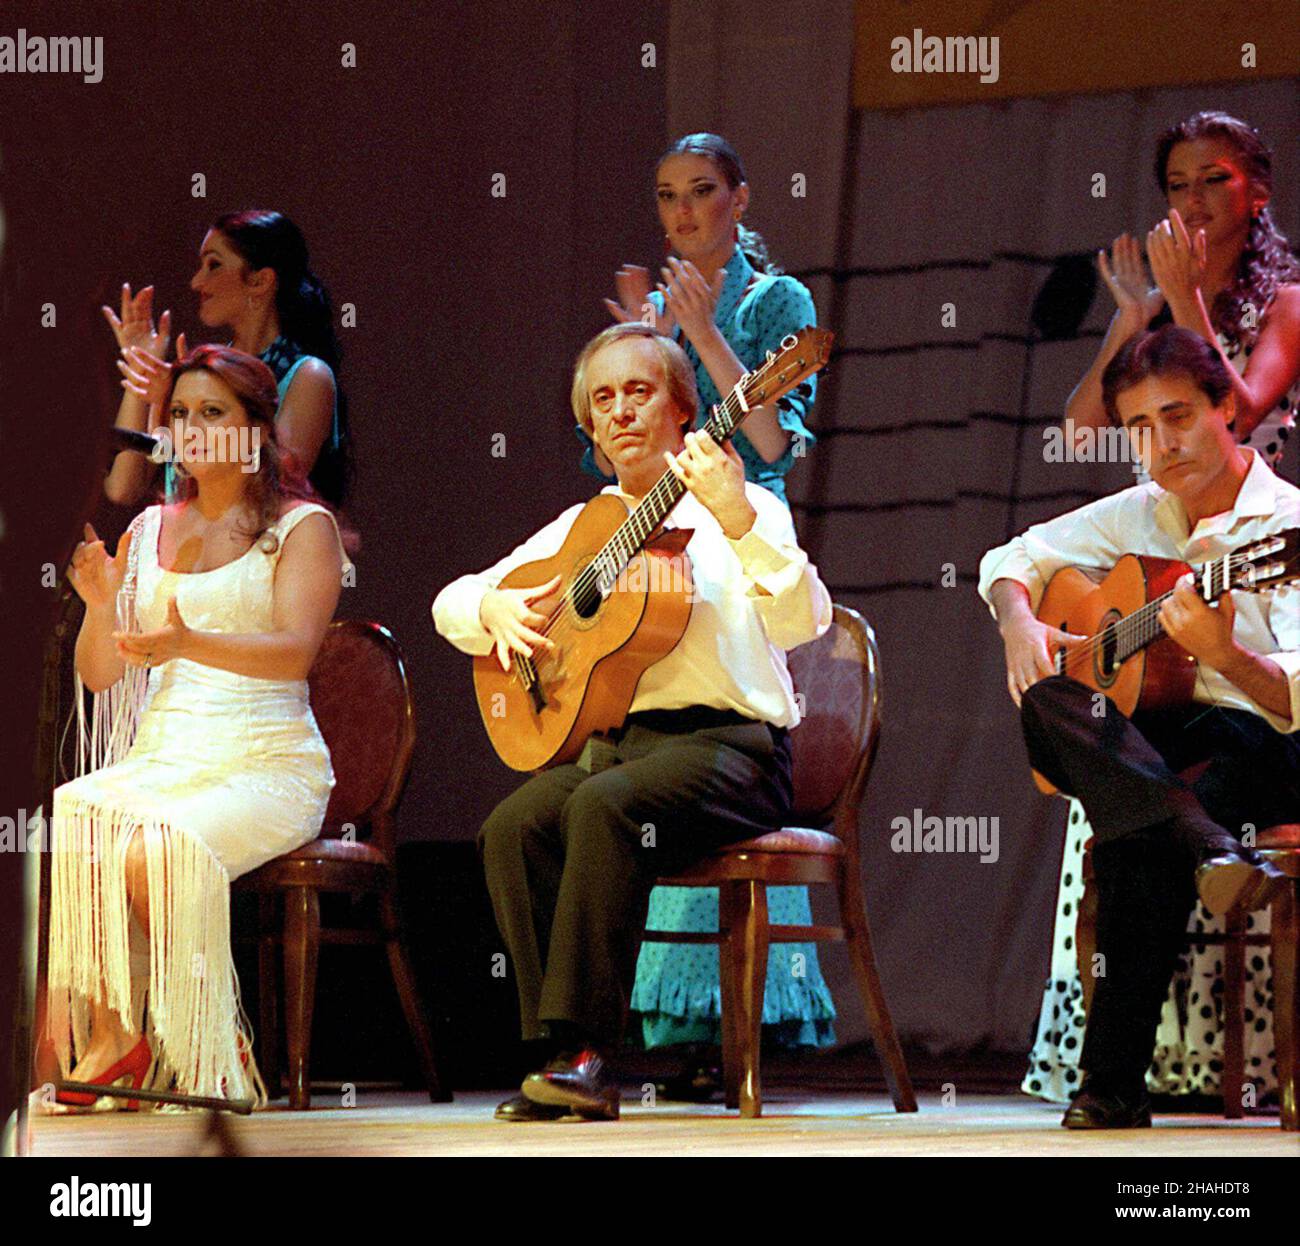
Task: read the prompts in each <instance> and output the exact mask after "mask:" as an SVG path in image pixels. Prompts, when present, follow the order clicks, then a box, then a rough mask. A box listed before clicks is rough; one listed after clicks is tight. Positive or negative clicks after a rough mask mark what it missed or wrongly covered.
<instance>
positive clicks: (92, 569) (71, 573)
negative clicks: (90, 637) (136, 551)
mask: <svg viewBox="0 0 1300 1246" xmlns="http://www.w3.org/2000/svg"><path fill="white" fill-rule="evenodd" d="M84 534H85V540H84V541H81V542H79V543H78V545H77V548H76V549H75V550H73V551H72V562H71V564H70V565H69V567H68V582H69V583H70V584H71V585H72V587H73V588H74V589H76V590H77V596H78V597H80V598H81V600H82V601H84V602H85V603H86V606H87V608H88V609H91V610H102V609H106V608H108V607H110V606H112V605H113V604H114V603H115V602H116V601H117V594H118V590H119V589H120V588H121V587H122V581H123V580H124V579H125V578H126V560H127V556H128V554H129V553H130V550H131V529H130V528H128V529H127V530H126V531H125V532H124V533H122V539H121V540H120V541H118V543H117V553H116V554H114V555H113V556H112V557H111V558H110V557H109V554H108V550H107V549H105V548H104V542H103V541H101V540H100V539H99V537H98V535H97V534H96V532H95V529H94V528H92V527H91V526H90V524H87V525H86V526H85V529H84Z"/></svg>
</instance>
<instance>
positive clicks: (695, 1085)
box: [655, 1059, 723, 1103]
mask: <svg viewBox="0 0 1300 1246" xmlns="http://www.w3.org/2000/svg"><path fill="white" fill-rule="evenodd" d="M722 1091H723V1082H722V1069H721V1068H719V1067H718V1065H716V1064H713V1063H710V1062H709V1061H707V1060H706V1061H701V1060H698V1059H697V1060H691V1061H690V1062H688V1063H687V1065H686V1066H685V1067H684V1068H683V1069H682V1071H681V1072H680V1073H677V1074H676V1075H674V1076H673V1077H670V1078H667V1079H666V1080H665V1081H662V1082H656V1083H655V1094H656V1095H658V1096H659V1098H661V1099H667V1100H668V1101H669V1102H676V1103H712V1102H713V1101H714V1099H716V1098H717V1097H718V1095H720V1094H721V1093H722Z"/></svg>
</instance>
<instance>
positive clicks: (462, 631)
mask: <svg viewBox="0 0 1300 1246" xmlns="http://www.w3.org/2000/svg"><path fill="white" fill-rule="evenodd" d="M601 492H603V493H613V494H615V495H617V496H618V497H620V498H622V500H623V501H624V502H626V503H628V504H629V505H631V504H632V499H631V498H630V497H629V495H627V494H625V493H623V492H621V491H620V490H619V489H618V487H617V486H615V485H610V486H608V487H607V488H605V489H603V490H602V491H601ZM745 497H746V498H747V499H748V501H749V503H750V505H751V506H753V508H754V510H755V512H756V514H757V518H756V519H755V520H754V526H753V527H752V528H751V529H750V530H749V531H748V532H746V533H745V534H744V536H742V537H741V538H740V539H739V540H738V541H732V540H730V539H728V538H727V537H726V536H725V535H724V534H723V531H722V528H721V526H720V525H719V524H718V521H717V520H716V519H714V517H713V515H712V513H711V512H710V511H709V510H707V509H706V508H705V507H704V506H703V505H702V504H701V503H700V502H698V501H697V500H696V498H695V497H694V495H692V494H690V493H687V494H686V495H685V496H684V497H683V498H682V500H681V501H680V502H678V503H677V506H676V507H675V508H674V509H673V511H672V513H671V514H670V515H669V516H668V519H667V520H666V521H665V524H664V527H665V528H678V527H680V528H694V529H695V533H694V535H693V536H692V537H691V538H690V542H689V544H688V545H687V547H686V552H687V553H688V554H689V555H690V560H691V574H692V579H693V582H694V597H693V604H692V607H691V617H690V621H689V622H688V623H687V625H686V631H685V632H684V633H683V635H682V638H681V640H680V641H678V643H677V645H676V647H675V648H674V649H673V650H672V651H671V652H670V653H668V654H667V655H666V656H665V657H663V658H661V659H660V660H659V661H658V662H656V663H655V664H654V665H653V666H651V667H649V668H648V669H647V670H646V671H645V672H644V674H642V676H641V680H640V682H639V683H638V684H637V689H636V695H635V696H634V697H633V699H632V705H631V708H630V711H629V712H631V713H639V712H640V711H642V710H667V709H683V708H685V707H686V706H690V705H707V706H712V707H713V708H715V709H728V710H734V711H736V712H737V713H740V714H743V715H745V716H746V717H748V718H757V719H761V720H763V721H765V722H770V723H772V724H774V725H775V726H778V727H793V726H795V725H796V724H797V723H798V721H799V709H798V706H797V704H796V702H795V699H794V690H793V687H792V685H791V682H790V673H789V671H788V669H787V668H786V662H785V651H786V650H789V649H793V648H795V647H796V646H798V645H801V644H804V643H805V642H807V641H809V640H813V639H815V638H816V637H818V636H820V635H821V634H822V633H823V632H824V631H826V629H827V628H828V627H829V626H830V623H831V599H830V594H829V593H828V592H827V591H826V587H825V585H824V584H822V582H821V580H820V579H819V578H818V575H817V569H816V567H814V566H813V565H812V563H810V562H809V561H808V555H807V554H806V553H804V551H803V550H802V549H800V548H799V543H798V539H797V538H796V536H795V531H794V523H793V522H792V520H791V518H790V512H789V511H788V510H787V509H786V508H785V506H784V504H783V503H782V502H781V501H779V500H778V499H777V498H776V497H774V496H773V495H772V494H771V493H770V492H768V490H766V489H764V488H763V487H762V486H761V485H756V484H752V483H748V482H747V483H746V485H745ZM581 510H582V505H581V504H579V505H575V506H571V507H569V509H568V510H566V511H564V512H563V513H562V514H561V515H559V516H558V517H557V518H555V519H553V520H552V521H551V522H550V523H548V524H547V525H546V526H545V527H544V528H542V529H541V530H540V531H539V532H537V533H536V534H535V535H533V536H531V537H529V538H528V540H526V541H525V542H524V543H523V544H522V545H520V546H518V547H517V548H516V549H514V550H512V551H511V552H510V553H509V554H507V555H506V556H505V557H504V558H503V559H501V561H500V562H497V563H494V564H493V565H492V566H491V567H489V568H488V569H487V570H486V571H481V572H479V573H478V574H476V575H463V576H461V577H460V578H459V579H458V580H453V581H452V582H451V583H450V584H448V585H447V586H446V588H444V589H443V590H442V591H441V592H440V593H439V594H438V596H437V597H436V598H435V599H434V602H433V623H434V626H435V627H436V628H437V629H438V632H439V634H440V635H442V636H444V637H446V639H447V640H449V641H450V642H451V643H452V644H453V645H455V646H456V648H457V649H460V650H461V651H462V652H464V653H472V654H486V653H490V652H491V651H492V647H493V642H492V638H491V636H490V634H489V633H488V630H487V628H485V627H484V626H483V624H482V622H481V621H480V620H479V607H480V605H481V604H482V601H483V595H484V594H485V593H486V592H487V591H488V589H490V588H495V587H496V586H497V585H498V584H500V583H501V581H502V579H503V578H504V577H505V576H506V575H507V574H508V573H509V572H510V571H512V570H514V568H515V567H518V566H520V565H521V564H523V563H526V562H534V561H536V560H537V559H541V558H549V557H550V556H551V555H552V554H554V553H556V552H557V551H558V550H559V548H560V546H561V545H563V544H564V539H565V537H566V536H567V535H568V533H569V529H570V528H571V527H572V526H573V523H574V521H575V520H576V519H577V517H578V513H579V511H581Z"/></svg>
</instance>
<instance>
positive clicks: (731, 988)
mask: <svg viewBox="0 0 1300 1246" xmlns="http://www.w3.org/2000/svg"><path fill="white" fill-rule="evenodd" d="M743 886H744V884H743V883H736V882H724V883H722V884H721V885H720V886H719V887H718V930H719V932H720V933H721V935H722V941H721V942H720V943H719V944H718V981H719V985H720V986H721V988H722V1026H721V1029H722V1088H723V1102H724V1103H725V1105H726V1106H727V1108H728V1109H729V1110H731V1111H735V1110H736V1109H737V1108H739V1107H740V1069H741V1055H740V1025H739V1021H740V1008H741V1002H740V990H739V986H738V971H739V961H740V955H741V947H740V943H739V941H738V939H733V938H732V937H731V934H732V932H733V931H739V930H740V927H741V919H740V913H741V912H742V911H743V903H742V902H741V901H740V899H739V896H738V893H739V891H740V889H741V888H742V887H743Z"/></svg>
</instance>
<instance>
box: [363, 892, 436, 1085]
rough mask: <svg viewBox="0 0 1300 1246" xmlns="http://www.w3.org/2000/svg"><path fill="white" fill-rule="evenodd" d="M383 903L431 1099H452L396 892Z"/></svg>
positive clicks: (396, 982) (395, 971) (397, 982)
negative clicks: (409, 957)
mask: <svg viewBox="0 0 1300 1246" xmlns="http://www.w3.org/2000/svg"><path fill="white" fill-rule="evenodd" d="M379 905H380V912H381V914H382V917H383V923H384V946H385V947H386V948H387V950H388V968H389V970H390V971H391V972H392V975H393V986H394V987H396V988H397V998H398V999H399V1000H400V1001H401V1004H402V1013H403V1014H404V1015H405V1017H406V1028H407V1029H408V1030H410V1032H411V1041H412V1042H413V1043H414V1044H415V1054H416V1057H417V1058H418V1060H419V1062H420V1073H421V1076H423V1078H424V1084H425V1086H426V1087H428V1090H429V1102H430V1103H450V1102H451V1093H450V1092H449V1091H447V1090H444V1089H443V1085H442V1077H441V1076H440V1074H439V1072H438V1061H437V1058H436V1057H435V1056H434V1052H433V1034H432V1032H431V1031H430V1029H429V1023H428V1021H427V1020H426V1019H425V1015H424V1009H423V1008H421V1007H420V996H419V992H418V991H417V990H416V987H415V977H414V975H413V974H412V973H411V966H410V963H409V962H408V961H407V959H406V949H405V948H404V947H403V946H402V929H401V925H400V924H399V922H398V918H397V906H396V904H395V903H394V901H393V895H392V892H384V893H383V894H382V895H381V896H380V898H379Z"/></svg>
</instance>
